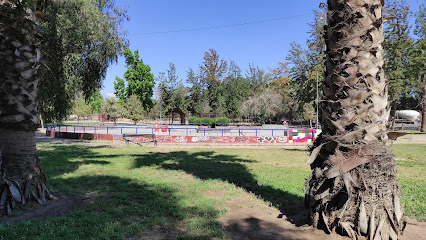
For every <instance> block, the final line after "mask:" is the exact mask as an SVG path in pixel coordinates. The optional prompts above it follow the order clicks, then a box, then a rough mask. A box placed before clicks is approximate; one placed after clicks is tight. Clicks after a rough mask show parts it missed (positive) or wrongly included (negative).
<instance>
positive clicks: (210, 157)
mask: <svg viewBox="0 0 426 240" xmlns="http://www.w3.org/2000/svg"><path fill="white" fill-rule="evenodd" d="M251 162H255V161H253V160H247V159H241V158H237V157H235V156H232V155H220V154H219V155H218V154H215V153H214V152H213V151H204V152H195V153H190V152H186V151H174V152H168V153H159V152H151V153H147V154H144V155H139V156H138V157H137V158H136V161H135V165H134V168H140V167H144V166H153V165H156V166H159V167H161V168H163V169H167V170H183V171H185V172H186V173H189V174H192V175H194V176H196V177H198V178H200V179H220V180H223V181H226V182H229V183H232V184H234V185H236V186H238V187H241V188H244V189H245V190H247V191H248V192H252V193H254V194H255V195H257V196H259V197H261V198H262V199H264V200H267V201H270V202H271V203H272V204H274V205H275V206H276V207H278V208H279V209H280V210H281V211H282V213H283V214H284V215H286V216H287V218H288V219H289V220H290V221H291V222H293V223H294V224H296V225H297V226H300V225H304V224H306V223H307V221H308V218H307V214H306V210H304V209H303V198H301V197H300V196H297V195H295V194H292V193H289V192H286V191H283V190H281V189H277V188H275V187H272V186H268V185H262V184H259V183H258V181H257V180H256V178H255V176H254V175H253V174H252V173H250V170H249V169H247V167H246V166H245V165H244V163H251ZM278 217H282V215H281V216H278Z"/></svg>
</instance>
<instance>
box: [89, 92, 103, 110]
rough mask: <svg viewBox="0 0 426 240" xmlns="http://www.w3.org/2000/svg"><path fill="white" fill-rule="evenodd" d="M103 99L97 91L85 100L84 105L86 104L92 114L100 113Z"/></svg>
mask: <svg viewBox="0 0 426 240" xmlns="http://www.w3.org/2000/svg"><path fill="white" fill-rule="evenodd" d="M104 102H105V101H104V97H103V96H102V94H101V91H100V90H97V91H96V92H95V93H93V94H92V96H90V97H89V99H87V100H86V104H88V105H89V106H90V107H91V109H92V114H94V113H100V112H101V111H102V104H103V103H104Z"/></svg>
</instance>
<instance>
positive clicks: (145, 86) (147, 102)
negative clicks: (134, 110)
mask: <svg viewBox="0 0 426 240" xmlns="http://www.w3.org/2000/svg"><path fill="white" fill-rule="evenodd" d="M124 57H125V58H126V68H127V70H126V72H125V73H124V80H123V79H120V78H119V77H116V80H115V81H114V89H115V94H116V96H118V97H119V99H120V101H126V100H127V99H128V98H129V97H130V96H132V95H133V94H134V95H136V96H137V97H138V98H139V100H140V101H141V103H142V107H143V108H144V109H145V111H147V112H150V111H151V109H152V107H153V106H154V102H153V100H152V95H153V94H154V85H155V80H154V75H153V74H152V73H151V68H150V67H149V65H146V64H144V63H143V61H142V59H139V58H140V56H139V51H138V50H136V51H135V52H134V53H132V51H131V50H130V49H128V48H125V49H124Z"/></svg>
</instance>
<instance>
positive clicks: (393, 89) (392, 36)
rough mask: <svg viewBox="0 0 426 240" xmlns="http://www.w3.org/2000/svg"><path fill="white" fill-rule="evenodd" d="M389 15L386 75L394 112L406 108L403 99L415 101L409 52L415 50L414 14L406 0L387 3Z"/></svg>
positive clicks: (386, 37) (386, 28) (386, 31)
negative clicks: (412, 23)
mask: <svg viewBox="0 0 426 240" xmlns="http://www.w3.org/2000/svg"><path fill="white" fill-rule="evenodd" d="M386 9H387V14H388V15H389V16H391V18H390V19H389V20H388V21H387V22H386V24H385V43H386V44H385V53H386V55H385V56H386V58H385V73H386V76H387V78H388V79H389V96H391V99H390V100H391V105H392V106H393V108H394V109H393V110H394V111H395V110H397V109H401V108H406V106H402V105H401V99H402V98H409V99H411V101H413V100H414V98H412V96H411V95H410V92H412V90H413V79H412V78H411V76H410V74H409V71H410V62H409V60H410V58H409V51H410V50H411V49H412V48H413V39H412V38H411V37H410V36H409V34H410V28H411V26H410V19H409V18H410V16H411V15H412V12H411V11H410V8H409V6H408V5H407V2H406V1H405V0H389V1H386Z"/></svg>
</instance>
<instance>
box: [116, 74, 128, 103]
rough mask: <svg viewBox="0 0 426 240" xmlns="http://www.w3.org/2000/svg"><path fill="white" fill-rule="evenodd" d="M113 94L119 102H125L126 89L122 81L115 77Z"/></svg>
mask: <svg viewBox="0 0 426 240" xmlns="http://www.w3.org/2000/svg"><path fill="white" fill-rule="evenodd" d="M114 94H115V96H116V97H117V98H118V100H119V101H120V102H123V103H124V102H126V99H127V89H126V84H125V83H124V80H123V79H122V78H119V77H117V76H116V77H115V80H114Z"/></svg>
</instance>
